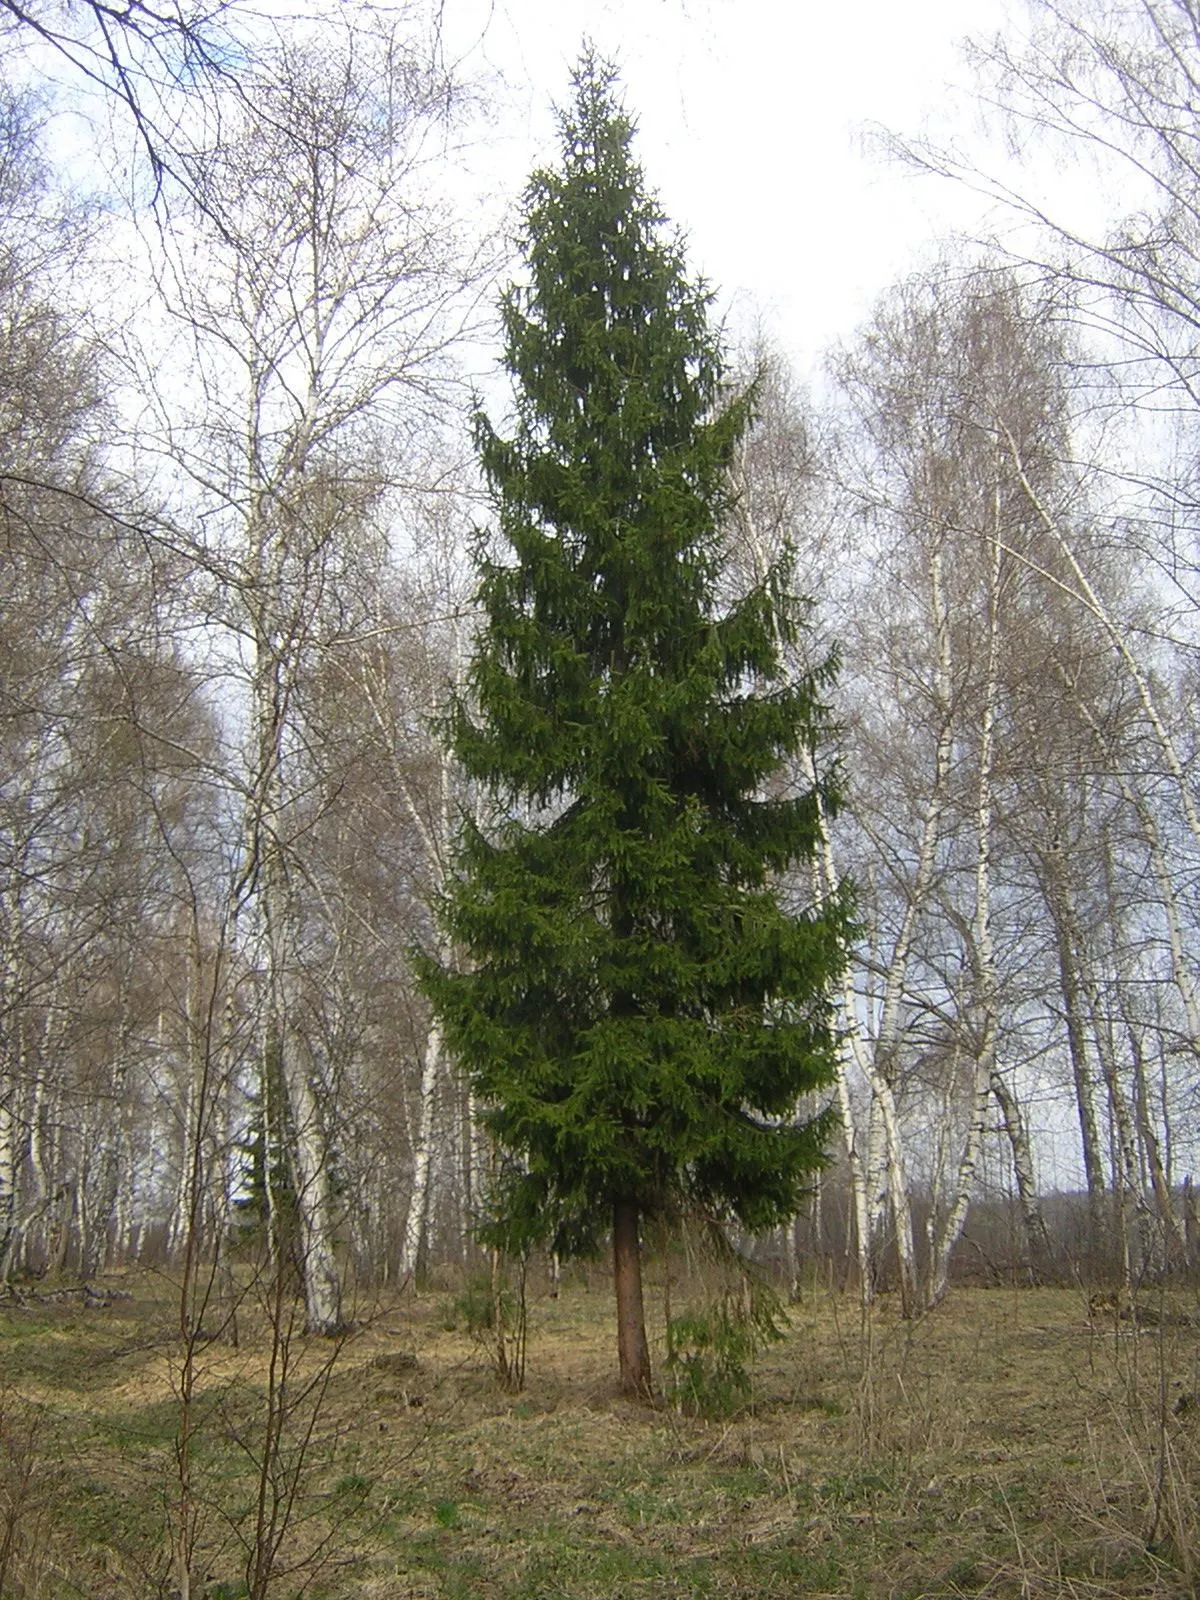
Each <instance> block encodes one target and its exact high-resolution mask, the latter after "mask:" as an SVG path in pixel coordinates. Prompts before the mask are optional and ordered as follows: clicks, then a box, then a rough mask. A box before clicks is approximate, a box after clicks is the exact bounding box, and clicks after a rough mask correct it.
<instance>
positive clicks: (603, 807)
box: [424, 55, 847, 1394]
mask: <svg viewBox="0 0 1200 1600" xmlns="http://www.w3.org/2000/svg"><path fill="white" fill-rule="evenodd" d="M614 80H615V75H614V73H613V71H612V70H611V69H610V68H609V67H607V66H606V65H604V64H603V63H601V62H598V61H597V60H596V59H595V58H594V57H592V56H590V55H585V57H584V59H583V61H582V63H581V65H580V67H579V68H578V70H577V72H576V74H575V78H574V86H575V91H576V93H575V101H574V105H573V107H572V108H571V109H570V110H569V111H567V112H565V113H563V114H562V115H561V116H560V127H561V142H562V162H561V167H560V168H559V169H558V170H554V171H544V172H539V173H537V174H535V176H534V177H533V179H532V180H531V182H530V185H529V188H528V191H527V194H526V199H525V227H524V234H523V247H524V253H525V258H526V261H527V264H528V283H527V284H526V285H524V286H521V287H514V288H512V289H510V290H509V292H508V293H507V295H506V296H505V299H504V301H503V316H504V328H505V334H506V346H505V349H506V365H507V367H508V369H509V371H510V373H511V374H512V377H513V380H514V388H515V391H516V404H517V412H516V421H515V425H514V428H513V431H512V436H511V437H505V436H503V435H502V434H500V433H498V432H497V431H495V430H494V429H493V427H492V426H491V424H490V423H489V422H488V421H487V419H486V418H485V417H483V416H480V417H479V418H478V419H477V439H478V448H479V453H480V458H481V461H482V465H483V469H484V472H485V474H486V478H487V481H488V483H489V485H490V488H491V492H492V496H493V500H494V504H495V509H496V512H497V515H498V519H499V526H500V531H501V533H502V535H503V538H504V541H506V543H507V547H508V548H507V551H506V552H505V553H504V555H503V557H502V558H499V559H497V558H493V557H492V556H489V555H488V554H487V553H486V548H485V546H484V544H483V543H482V541H481V546H480V551H479V554H478V558H477V559H478V562H479V570H480V587H479V600H480V603H481V605H482V607H483V611H484V614H485V618H486V620H485V623H484V625H483V628H482V631H481V633H480V636H479V638H478V640H477V642H476V647H475V654H474V658H473V663H472V667H471V672H470V677H469V697H468V698H467V699H466V700H464V701H463V702H461V703H460V704H458V705H457V706H456V707H455V709H454V711H453V712H452V714H451V716H450V718H449V723H448V732H449V737H450V739H451V742H452V745H453V749H454V751H455V753H456V755H457V757H458V759H459V760H460V761H461V763H462V765H463V768H464V769H465V771H466V773H467V774H468V775H469V777H470V778H471V779H473V780H475V782H476V783H477V785H478V786H479V787H480V789H481V790H482V791H483V792H484V793H486V794H488V795H489V796H490V797H491V798H492V800H493V801H494V802H495V805H496V820H495V822H494V825H492V826H490V827H487V828H482V827H480V826H478V825H476V824H475V823H474V822H472V821H470V820H467V821H466V822H465V823H464V827H463V832H462V836H461V840H460V846H459V856H458V864H457V873H456V875H455V876H454V878H453V880H452V882H451V885H450V887H449V889H448V891H447V894H446V898H445V901H444V904H443V907H442V913H443V918H444V924H445V928H446V931H447V932H448V934H449V935H450V936H451V938H452V940H453V941H454V943H455V944H456V945H457V947H458V950H459V952H460V955H461V958H462V959H461V960H460V961H459V962H458V963H457V964H456V969H454V970H451V969H448V968H442V967H439V966H438V965H436V964H435V963H433V962H427V963H426V964H425V966H424V978H425V983H426V986H427V988H428V991H429V993H430V996H431V998H432V1000H433V1003H434V1005H435V1007H436V1009H437V1011H438V1013H439V1015H440V1016H441V1018H442V1020H443V1022H444V1024H445V1027H446V1032H447V1038H448V1041H449V1042H450V1044H451V1045H452V1047H453V1048H454V1050H455V1051H456V1052H457V1054H458V1057H459V1059H460V1061H461V1062H462V1063H463V1065H464V1067H465V1069H466V1071H467V1072H468V1073H469V1074H470V1076H471V1080H472V1082H473V1084H474V1087H475V1091H476V1094H477V1095H478V1097H479V1100H480V1102H481V1104H482V1106H483V1108H484V1116H485V1120H486V1122H487V1125H488V1127H489V1128H490V1130H491V1131H492V1133H493V1134H494V1136H495V1137H496V1139H497V1141H498V1142H499V1144H500V1146H501V1148H502V1149H503V1150H505V1151H507V1152H509V1153H510V1155H511V1157H512V1158H513V1159H512V1160H511V1162H510V1176H509V1177H508V1179H507V1180H506V1182H505V1183H504V1184H503V1185H502V1187H501V1190H500V1192H499V1194H498V1196H497V1197H496V1208H497V1209H496V1218H495V1225H494V1227H493V1230H492V1236H493V1238H494V1239H496V1240H498V1241H500V1242H503V1243H504V1244H505V1245H506V1246H507V1247H508V1248H517V1247H520V1246H521V1245H523V1244H525V1243H528V1242H530V1241H531V1240H532V1239H534V1238H538V1237H541V1238H546V1237H547V1235H550V1236H552V1237H553V1242H554V1243H555V1245H556V1247H557V1248H559V1249H560V1250H567V1251H571V1250H574V1251H581V1250H585V1249H588V1248H592V1247H594V1246H595V1245H596V1244H597V1243H598V1242H599V1241H600V1239H601V1238H602V1236H603V1234H604V1232H605V1231H607V1229H608V1228H609V1227H610V1226H611V1229H612V1236H613V1256H614V1278H615V1287H616V1297H617V1315H618V1334H619V1350H620V1364H621V1383H622V1388H623V1389H624V1390H625V1391H626V1392H629V1393H635V1394H645V1393H648V1391H649V1388H650V1361H649V1352H648V1347H647V1344H646V1335H645V1329H644V1318H643V1313H642V1291H641V1264H640V1253H639V1228H640V1224H641V1221H642V1219H644V1218H646V1217H649V1216H654V1215H659V1216H661V1215H664V1214H668V1215H669V1214H670V1213H671V1212H672V1211H675V1210H677V1209H678V1208H679V1207H680V1206H681V1205H687V1204H692V1205H699V1206H701V1207H703V1208H705V1209H707V1210H709V1211H714V1210H715V1211H720V1212H724V1213H732V1214H733V1215H734V1216H735V1217H736V1218H737V1219H738V1220H739V1221H740V1222H741V1223H742V1224H743V1225H744V1226H745V1227H747V1228H749V1229H751V1230H758V1229H761V1228H764V1227H768V1226H771V1225H774V1224H777V1223H779V1222H780V1221H781V1220H783V1219H786V1218H789V1217H790V1216H791V1215H792V1214H793V1213H794V1211H795V1208H796V1205H797V1199H798V1195H799V1192H800V1188H801V1185H802V1183H803V1180H804V1177H805V1174H806V1173H808V1172H810V1171H811V1170H812V1169H813V1168H814V1166H816V1165H817V1164H818V1163H819V1162H820V1160H821V1155H822V1147H823V1142H824V1139H825V1136H826V1133H827V1130H828V1119H827V1118H826V1117H818V1118H816V1119H815V1120H811V1121H809V1122H807V1123H805V1124H800V1123H798V1122H797V1119H796V1107H797V1101H798V1097H799V1096H800V1095H802V1094H804V1093H805V1092H807V1091H809V1090H813V1089H816V1088H819V1087H820V1086H822V1085H824V1084H826V1083H827V1082H828V1081H829V1080H830V1078H831V1076H832V1074H833V1070H834V1055H835V1041H834V1037H833V1034H832V1031H831V1027H830V1020H829V1010H828V1005H827V999H826V996H827V992H828V989H829V985H830V982H831V980H832V979H833V978H834V977H835V976H836V974H837V973H838V972H839V971H840V969H841V966H842V963H843V960H844V951H845V942H846V929H847V913H846V907H845V905H844V903H842V902H841V901H840V900H839V901H837V902H835V903H828V904H825V905H822V906H818V907H815V908H810V909H809V910H808V911H806V912H805V913H803V914H794V913H791V912H789V911H787V910H785V909H784V908H783V907H782V906H781V904H780V894H781V885H782V882H783V875H784V874H786V873H787V872H788V869H789V868H791V867H792V866H793V865H794V864H795V863H796V862H798V861H805V860H808V859H810V858H811V856H812V854H813V851H814V848H815V844H816V836H817V828H818V822H819V805H820V803H821V802H822V801H823V803H824V805H825V807H826V808H827V809H829V808H831V807H832V804H833V801H834V796H833V794H832V793H831V792H830V787H829V785H828V784H825V785H824V787H823V788H821V789H820V790H819V791H818V790H817V789H810V790H809V791H808V792H806V793H803V794H801V795H799V796H793V797H776V796H775V795H773V794H772V793H771V792H770V790H771V787H772V786H771V782H770V780H771V779H772V776H773V775H774V774H775V773H776V772H777V771H778V769H779V767H780V765H781V763H782V762H784V761H785V760H786V759H787V758H788V757H791V756H794V755H796V754H797V753H798V752H800V751H801V750H803V749H805V748H808V749H812V748H813V747H814V746H815V742H816V740H817V739H818V737H819V735H820V732H821V728H822V724H823V708H822V706H821V703H820V695H821V691H822V688H823V687H824V684H825V681H826V680H827V678H828V676H829V673H830V671H831V670H832V669H831V666H830V665H828V664H827V665H826V666H825V667H824V668H823V669H822V670H820V671H819V672H817V673H814V674H812V675H810V676H806V677H803V678H801V679H800V680H799V681H796V679H795V677H794V676H789V675H788V674H787V672H786V671H785V667H784V660H783V657H784V654H785V653H786V650H787V646H788V645H789V643H791V642H793V641H794V639H795V637H796V630H797V627H798V608H797V606H796V604H795V602H794V601H793V600H791V599H790V598H789V596H788V593H787V578H788V572H787V570H786V567H781V568H780V569H778V570H776V571H774V572H772V573H771V574H770V576H769V578H768V580H767V581H766V582H765V583H763V584H762V585H761V586H760V587H759V588H757V589H756V590H755V591H754V592H753V593H751V594H748V595H747V596H745V598H743V599H742V600H741V601H740V602H739V603H737V604H735V605H732V606H729V605H725V606H722V604H721V603H720V601H719V598H718V580H719V577H720V571H721V546H722V526H723V522H724V520H725V515H726V512H727V510H728V497H727V496H728V491H727V467H728V463H729V460H730V455H731V451H732V448H733V446H734V445H735V444H736V442H737V440H738V439H739V437H740V435H741V434H742V432H743V430H744V429H745V428H746V426H747V424H748V421H749V417H750V411H751V407H752V404H753V396H752V393H751V394H748V395H743V396H741V397H740V398H730V397H729V396H728V394H727V392H726V390H725V388H724V386H723V383H722V375H723V368H722V362H721V355H720V349H719V344H718V341H717V339H716V337H715V336H714V334H713V333H712V332H711V331H710V329H709V326H708V309H709V304H710V296H709V295H708V293H707V292H706V291H705V290H704V289H703V288H702V287H699V286H697V285H696V284H694V283H692V282H691V281H689V279H688V277H687V275H686V271H685V266H684V261H683V255H682V250H681V247H680V245H679V243H678V242H677V241H676V240H675V239H674V238H673V237H672V236H671V235H670V234H669V233H668V232H667V229H666V226H665V219H664V218H663V216H662V215H661V213H660V211H659V209H658V207H657V205H656V203H655V201H654V199H653V197H652V196H651V195H650V194H648V193H647V191H646V189H645V187H644V186H643V180H642V174H641V172H640V170H639V168H638V166H637V164H636V163H635V162H634V160H633V158H632V155H631V142H632V136H633V126H632V123H631V122H630V119H629V118H628V117H627V116H626V115H625V113H624V111H623V110H622V108H621V106H620V103H619V101H618V99H617V95H616V90H615V81H614ZM776 787H777V786H776Z"/></svg>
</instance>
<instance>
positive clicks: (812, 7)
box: [442, 0, 1024, 370]
mask: <svg viewBox="0 0 1200 1600" xmlns="http://www.w3.org/2000/svg"><path fill="white" fill-rule="evenodd" d="M1012 8H1013V14H1014V15H1015V16H1017V17H1018V18H1020V17H1023V14H1024V7H1023V5H1021V3H1020V0H1012ZM1008 13H1009V5H1007V4H1006V3H1005V0H910V3H909V4H907V5H903V6H901V5H897V4H896V3H895V0H856V3H855V4H854V5H853V6H843V7H835V6H831V5H829V4H828V3H827V0H821V3H819V4H804V3H802V0H799V3H797V0H791V3H789V0H494V3H488V0H445V5H444V8H443V11H442V15H443V19H444V23H443V25H444V30H445V41H446V47H447V53H448V54H449V55H450V56H451V57H457V58H458V59H459V60H460V61H461V63H462V66H463V68H464V69H465V70H467V71H469V72H471V73H475V74H481V75H483V74H492V75H495V76H496V77H498V78H499V79H500V84H499V86H498V87H499V95H500V98H499V101H498V106H499V110H498V112H497V119H496V123H495V126H494V128H493V130H492V135H491V137H490V138H489V140H488V141H487V145H486V153H485V155H483V157H482V158H481V161H482V168H483V173H484V182H485V184H486V185H487V186H489V187H491V186H493V185H494V187H495V191H496V192H498V193H503V194H506V195H510V196H516V195H517V194H519V193H520V190H521V188H522V186H523V184H524V180H525V177H526V176H527V174H528V172H529V171H530V169H531V167H532V166H534V165H535V164H536V163H537V162H538V161H539V160H545V159H548V158H549V159H553V155H554V148H555V145H554V124H553V119H552V114H551V109H550V107H551V101H552V100H559V101H561V100H562V99H563V98H565V96H566V95H567V93H568V77H569V72H570V68H571V65H572V63H573V61H574V60H575V58H576V56H577V54H578V50H579V45H580V42H581V40H582V39H583V38H584V36H585V35H587V36H590V37H591V39H592V40H593V41H594V42H595V44H596V45H597V46H598V47H599V48H600V50H601V51H602V52H603V53H605V54H608V55H612V56H613V57H615V58H616V60H617V61H618V63H619V65H620V67H621V70H622V74H623V77H624V81H625V84H626V86H627V99H628V103H629V106H630V108H631V109H632V110H633V111H634V112H635V113H636V115H637V118H638V121H639V125H640V137H639V142H638V152H639V155H640V157H641V160H642V163H643V166H644V168H645V170H646V174H647V177H648V179H649V182H650V184H651V186H652V187H653V188H654V189H655V190H656V191H657V193H658V195H659V197H660V199H661V201H662V203H663V205H664V208H665V209H666V211H667V213H668V215H669V216H670V217H671V218H672V220H673V221H675V222H676V223H677V224H679V225H680V226H681V227H682V228H683V229H684V230H685V232H686V233H687V235H688V237H689V241H690V256H691V260H692V264H693V266H694V268H695V269H697V270H698V271H699V272H701V273H703V274H704V275H705V276H706V277H707V278H708V279H709V280H710V282H711V283H712V284H713V286H714V287H715V288H716V289H717V290H718V292H719V294H720V298H721V303H722V305H723V306H724V307H726V308H727V309H729V310H730V311H731V313H732V318H733V322H734V325H735V326H738V325H740V326H741V327H745V326H746V325H747V324H749V323H750V322H751V321H752V320H753V319H754V318H755V317H756V316H759V315H761V317H762V319H763V321H764V323H765V325H766V327H767V329H768V331H770V332H771V333H773V335H774V336H775V338H776V339H777V340H778V341H779V343H781V344H782V345H783V347H784V348H785V349H786V350H787V351H788V353H789V354H790V355H791V356H792V357H793V359H794V360H795V361H796V363H797V365H798V366H799V367H800V369H801V370H806V369H810V368H811V366H812V364H813V362H814V361H815V360H816V358H817V357H818V355H819V352H820V351H821V350H822V349H823V348H825V347H826V346H827V345H828V344H829V343H830V342H831V341H832V340H833V339H835V338H838V337H843V336H847V335H849V334H850V333H852V332H853V330H854V328H855V327H856V326H857V325H858V324H859V323H861V322H862V321H863V320H864V318H865V317H866V315H867V314H868V312H869V310H870V306H871V304H872V302H873V300H874V299H875V297H876V296H877V295H878V294H879V293H880V291H881V290H882V289H884V288H885V287H886V286H887V284H888V283H890V282H891V281H892V280H893V279H894V278H895V277H897V276H898V275H900V274H901V273H903V272H905V271H907V270H911V269H912V268H914V267H916V266H917V265H919V264H920V262H921V261H922V260H925V259H928V258H929V257H930V256H931V255H932V253H933V251H934V248H935V241H936V239H937V238H938V236H939V235H945V234H947V233H949V232H950V231H952V230H953V229H955V228H961V229H966V230H967V231H968V232H972V233H973V232H977V231H981V230H986V228H987V226H988V220H987V217H986V216H985V214H984V208H983V206H982V203H981V202H980V201H978V200H977V199H975V198H974V197H973V196H971V195H969V194H967V193H966V192H965V191H964V190H962V189H961V188H958V187H956V186H954V185H951V184H948V183H943V182H941V181H939V180H936V179H930V178H921V177H920V176H917V175H915V174H913V173H911V172H910V171H908V170H906V169H903V168H901V167H899V166H898V165H897V164H895V163H891V162H888V161H886V160H884V159H882V158H881V157H880V156H879V154H878V153H875V152H873V151H872V150H871V149H870V148H869V147H868V141H867V140H866V139H865V137H864V135H865V133H866V130H867V129H868V128H869V127H870V126H871V125H872V124H881V125H883V126H886V127H888V128H891V129H893V130H895V131H898V132H902V133H907V134H914V133H919V132H922V131H926V132H930V133H932V134H935V135H938V136H941V137H945V136H949V135H953V136H954V137H956V138H958V139H959V140H966V141H977V140H979V139H980V138H981V137H982V134H981V130H980V116H979V111H978V107H977V105H976V102H975V99H974V96H973V94H972V92H971V87H972V79H971V74H970V70H969V68H968V67H967V65H966V64H965V62H964V59H963V56H962V52H961V48H960V46H961V41H962V39H963V37H964V36H965V35H967V34H973V35H975V36H977V37H978V36H985V35H988V34H989V33H994V32H995V31H996V30H997V29H999V28H1001V27H1003V26H1004V25H1005V21H1006V17H1007V16H1008ZM993 220H994V219H993Z"/></svg>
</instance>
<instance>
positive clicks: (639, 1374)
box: [613, 1200, 651, 1400]
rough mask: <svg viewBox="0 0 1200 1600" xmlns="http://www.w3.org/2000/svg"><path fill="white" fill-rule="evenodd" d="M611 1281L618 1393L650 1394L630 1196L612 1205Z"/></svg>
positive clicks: (634, 1213) (635, 1221) (633, 1207)
mask: <svg viewBox="0 0 1200 1600" xmlns="http://www.w3.org/2000/svg"><path fill="white" fill-rule="evenodd" d="M613 1284H614V1287H615V1289H616V1297H617V1351H618V1355H619V1357H620V1362H621V1393H622V1394H627V1395H630V1396H631V1397H633V1398H634V1399H638V1400H648V1399H649V1398H650V1392H651V1388H650V1346H649V1345H648V1344H647V1343H646V1313H645V1310H644V1308H643V1305H642V1252H641V1245H640V1243H639V1241H638V1208H637V1204H636V1202H634V1201H633V1200H617V1201H616V1202H615V1203H614V1205H613Z"/></svg>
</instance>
